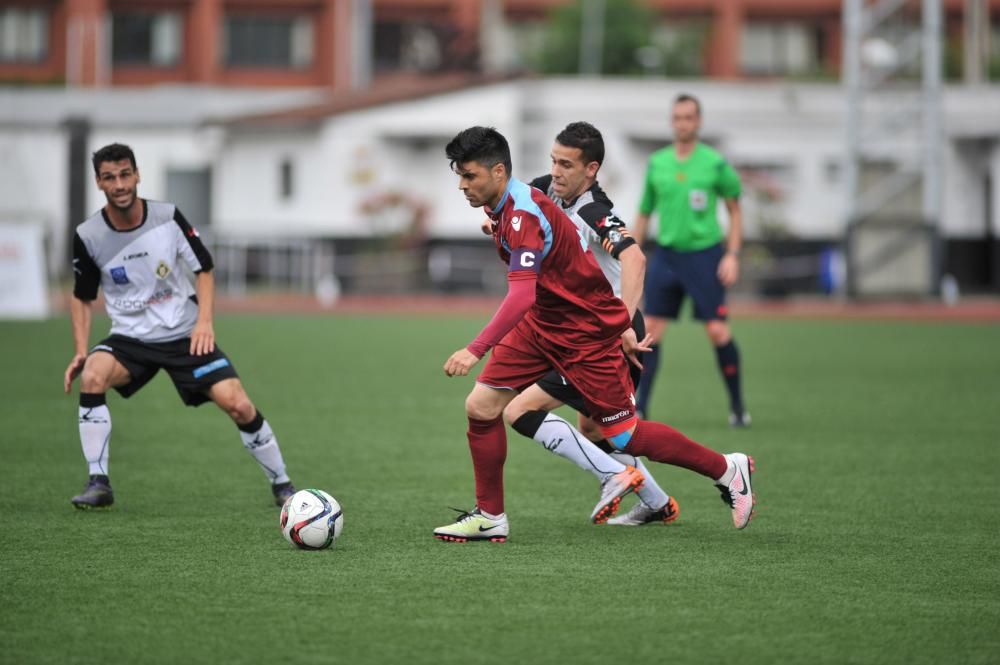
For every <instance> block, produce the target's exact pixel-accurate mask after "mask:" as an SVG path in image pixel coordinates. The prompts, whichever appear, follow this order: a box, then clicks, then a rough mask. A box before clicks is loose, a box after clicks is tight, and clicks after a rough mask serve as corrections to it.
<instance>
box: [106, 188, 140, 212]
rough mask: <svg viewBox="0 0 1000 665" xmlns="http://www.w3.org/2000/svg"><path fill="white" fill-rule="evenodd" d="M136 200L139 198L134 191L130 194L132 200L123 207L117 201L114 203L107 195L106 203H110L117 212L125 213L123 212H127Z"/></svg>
mask: <svg viewBox="0 0 1000 665" xmlns="http://www.w3.org/2000/svg"><path fill="white" fill-rule="evenodd" d="M138 200H139V197H138V196H137V195H136V194H135V193H133V194H132V201H131V202H130V203H129V204H128V205H127V206H125V207H124V208H123V207H122V206H120V205H118V204H117V203H115V202H114V200H113V199H112V198H111V197H110V196H109V197H108V205H110V206H111V207H112V208H114V209H115V210H117V211H118V212H122V213H125V212H128V211H129V210H131V209H132V206H134V205H135V204H136V202H137V201H138Z"/></svg>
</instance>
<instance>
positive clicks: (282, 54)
mask: <svg viewBox="0 0 1000 665" xmlns="http://www.w3.org/2000/svg"><path fill="white" fill-rule="evenodd" d="M224 32H225V34H224V39H223V62H225V64H226V65H228V66H230V67H280V68H284V69H304V68H306V67H309V66H311V65H312V62H313V54H314V36H313V21H312V19H311V18H310V17H308V16H239V15H234V16H227V17H226V22H225V27H224Z"/></svg>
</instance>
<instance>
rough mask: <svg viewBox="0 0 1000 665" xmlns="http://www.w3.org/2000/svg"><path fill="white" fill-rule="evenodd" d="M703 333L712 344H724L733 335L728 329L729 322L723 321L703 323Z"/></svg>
mask: <svg viewBox="0 0 1000 665" xmlns="http://www.w3.org/2000/svg"><path fill="white" fill-rule="evenodd" d="M705 333H706V334H707V335H708V339H709V340H710V341H711V342H712V346H724V345H725V344H728V343H729V340H730V339H732V337H733V334H732V332H731V331H730V330H729V324H727V323H726V322H725V321H709V322H708V323H706V324H705Z"/></svg>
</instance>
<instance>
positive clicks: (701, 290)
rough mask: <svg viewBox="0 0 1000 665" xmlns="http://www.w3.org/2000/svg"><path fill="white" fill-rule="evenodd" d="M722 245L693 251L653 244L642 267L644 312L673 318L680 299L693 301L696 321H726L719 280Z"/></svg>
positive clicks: (724, 300) (724, 298) (677, 311)
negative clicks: (644, 292) (644, 281)
mask: <svg viewBox="0 0 1000 665" xmlns="http://www.w3.org/2000/svg"><path fill="white" fill-rule="evenodd" d="M723 254H724V252H723V250H722V245H721V244H718V245H713V246H712V247H709V248H708V249H702V250H699V251H696V252H678V251H676V250H673V249H670V248H668V247H657V248H656V251H655V252H654V253H653V256H652V257H651V258H650V260H649V262H648V263H647V266H646V306H645V308H644V309H645V310H646V313H647V314H649V315H650V316H658V317H661V318H664V319H676V318H677V315H678V314H679V313H680V310H681V305H682V304H683V303H684V298H685V297H687V296H690V297H691V300H692V301H694V318H695V319H697V320H699V321H725V320H726V315H727V311H726V287H724V286H723V285H722V282H721V281H719V275H718V270H719V262H720V261H721V260H722V256H723Z"/></svg>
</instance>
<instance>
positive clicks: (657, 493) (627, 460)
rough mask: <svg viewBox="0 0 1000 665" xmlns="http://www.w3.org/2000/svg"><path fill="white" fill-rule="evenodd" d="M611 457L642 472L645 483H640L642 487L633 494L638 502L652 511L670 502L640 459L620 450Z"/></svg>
mask: <svg viewBox="0 0 1000 665" xmlns="http://www.w3.org/2000/svg"><path fill="white" fill-rule="evenodd" d="M611 457H613V458H615V459H616V460H618V461H619V462H621V463H622V464H627V465H629V466H634V467H635V468H637V469H639V471H640V472H642V477H643V478H645V481H644V482H643V483H642V487H640V488H639V489H637V490H636V491H635V493H636V494H638V495H639V500H640V501H642V502H643V503H644V504H646V505H647V506H649V507H650V508H652V509H653V510H659V509H660V508H663V507H664V506H665V505H667V501H670V495H669V494H667V493H666V492H664V491H663V488H661V487H660V486H659V485H657V484H656V479H655V478H653V474H651V473H650V472H649V469H647V468H646V465H645V464H643V463H642V460H641V459H639V458H638V457H634V456H632V455H629V454H628V453H623V452H621V451H620V450H616V451H615V452H613V453H611Z"/></svg>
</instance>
